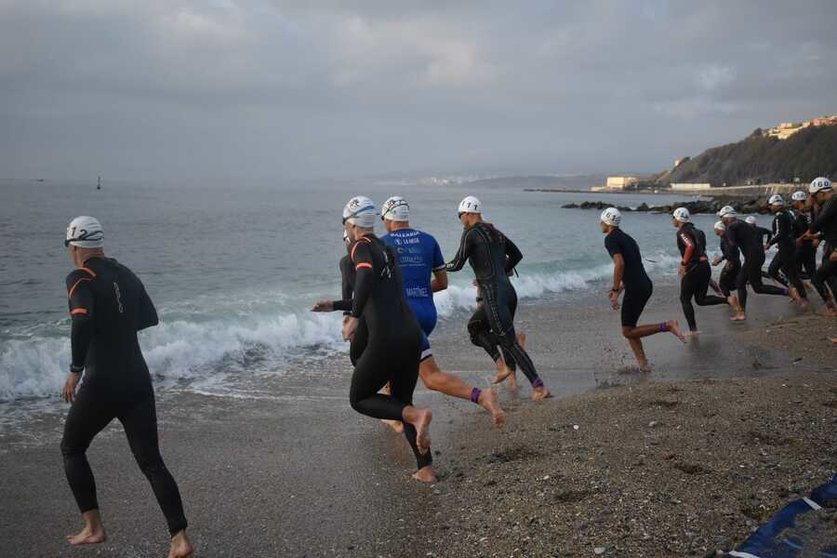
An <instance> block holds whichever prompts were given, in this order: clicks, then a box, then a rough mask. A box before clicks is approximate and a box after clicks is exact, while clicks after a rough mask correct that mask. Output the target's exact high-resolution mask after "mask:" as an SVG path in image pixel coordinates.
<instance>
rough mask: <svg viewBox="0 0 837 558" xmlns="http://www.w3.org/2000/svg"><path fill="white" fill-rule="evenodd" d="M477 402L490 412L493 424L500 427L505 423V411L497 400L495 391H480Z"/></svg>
mask: <svg viewBox="0 0 837 558" xmlns="http://www.w3.org/2000/svg"><path fill="white" fill-rule="evenodd" d="M479 404H480V406H481V407H482V408H483V409H485V410H486V411H488V412H489V413H491V421H492V422H493V423H494V426H496V427H497V428H500V427H501V426H503V424H505V422H506V413H505V412H504V411H503V409H502V408H501V407H500V404H499V403H498V402H497V392H495V391H494V390H493V389H484V390H482V393H480V399H479Z"/></svg>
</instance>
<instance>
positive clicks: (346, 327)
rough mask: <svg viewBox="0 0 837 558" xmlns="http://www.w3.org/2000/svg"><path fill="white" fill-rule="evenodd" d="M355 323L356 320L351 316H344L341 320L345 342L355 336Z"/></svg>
mask: <svg viewBox="0 0 837 558" xmlns="http://www.w3.org/2000/svg"><path fill="white" fill-rule="evenodd" d="M357 323H358V319H357V318H355V317H353V316H346V317H345V318H344V319H343V339H344V340H346V341H351V340H352V337H354V335H355V331H357Z"/></svg>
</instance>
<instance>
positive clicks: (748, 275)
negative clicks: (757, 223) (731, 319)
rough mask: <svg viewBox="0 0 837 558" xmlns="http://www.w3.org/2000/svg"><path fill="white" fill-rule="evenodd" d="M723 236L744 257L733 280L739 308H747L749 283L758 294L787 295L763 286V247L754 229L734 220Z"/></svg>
mask: <svg viewBox="0 0 837 558" xmlns="http://www.w3.org/2000/svg"><path fill="white" fill-rule="evenodd" d="M725 236H726V239H727V242H729V244H730V246H731V247H732V248H738V249H739V250H740V251H741V255H742V256H744V263H743V264H742V266H741V270H740V271H739V272H738V277H737V278H736V280H735V287H736V289H738V300H739V302H740V303H741V308H746V307H747V283H750V286H751V287H752V288H753V291H754V292H757V293H760V294H772V295H786V294H787V291H786V290H785V289H780V288H779V287H774V286H773V285H765V284H764V283H763V282H762V280H761V267H762V265H764V245H763V244H762V243H761V236H760V233H758V232H757V231H756V227H754V226H752V225H750V224H748V223H745V222H744V221H740V220H738V219H736V220H735V221H733V222H732V223H730V224H729V225H727V229H726V233H725Z"/></svg>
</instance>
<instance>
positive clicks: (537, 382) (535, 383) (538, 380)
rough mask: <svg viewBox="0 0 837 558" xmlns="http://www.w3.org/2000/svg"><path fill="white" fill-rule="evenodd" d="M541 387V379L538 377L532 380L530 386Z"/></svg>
mask: <svg viewBox="0 0 837 558" xmlns="http://www.w3.org/2000/svg"><path fill="white" fill-rule="evenodd" d="M542 387H543V380H541V379H540V378H538V379H536V380H535V381H534V382H532V388H534V389H537V388H542Z"/></svg>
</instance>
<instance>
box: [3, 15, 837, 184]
mask: <svg viewBox="0 0 837 558" xmlns="http://www.w3.org/2000/svg"><path fill="white" fill-rule="evenodd" d="M509 4H510V3H508V2H499V1H491V2H477V1H470V0H449V1H444V2H442V1H427V2H424V3H422V5H421V6H417V5H414V4H412V3H403V2H396V1H393V0H368V1H365V2H343V1H338V0H319V1H318V0H310V1H302V0H276V1H270V0H253V1H249V2H244V1H233V0H210V1H204V2H197V1H194V2H190V1H180V0H171V1H163V0H149V1H145V2H114V1H108V0H79V1H75V2H48V1H46V0H26V1H17V0H0V44H2V50H3V57H2V62H0V76H2V83H3V87H2V88H0V100H2V105H0V115H2V116H0V118H2V122H3V128H4V130H5V133H4V134H3V135H2V140H0V142H2V143H0V153H2V155H0V167H2V170H0V176H1V177H3V178H7V177H16V178H35V177H46V178H50V179H60V178H81V177H89V176H93V177H95V176H96V175H99V174H101V175H103V176H105V177H118V178H121V179H149V180H155V179H175V180H179V179H183V180H190V179H195V180H200V179H205V178H213V179H220V180H223V179H225V178H248V177H252V178H255V179H265V178H288V179H300V178H339V177H347V178H359V177H368V176H381V177H383V176H392V177H395V176H405V177H409V176H412V177H415V176H428V175H453V174H456V175H468V174H471V175H515V174H528V175H532V174H554V173H557V174H574V173H579V174H586V173H591V174H600V173H601V174H605V173H610V174H617V173H620V172H655V171H659V170H663V169H666V168H669V167H670V166H671V165H672V163H673V160H674V159H676V158H680V157H683V156H686V155H690V156H694V155H697V154H698V153H700V152H701V151H703V150H704V149H706V148H708V147H712V146H715V145H720V144H724V143H730V142H734V141H738V140H740V139H742V138H744V137H745V136H747V135H748V134H749V133H750V132H751V131H752V130H753V129H755V128H757V127H770V126H774V125H776V124H778V123H780V122H786V121H800V120H805V119H809V118H813V117H817V116H822V115H825V114H834V113H837V62H835V60H837V58H835V54H837V34H835V32H834V28H833V27H834V22H835V21H837V2H833V1H832V0H820V1H814V0H803V1H801V2H794V3H788V2H780V1H775V0H773V1H757V0H746V1H737V2H734V3H729V2H721V1H707V2H698V3H695V2H674V1H672V2H668V1H664V0H637V1H621V2H611V1H605V0H595V1H590V2H584V3H556V2H546V1H524V2H519V3H514V4H513V5H509Z"/></svg>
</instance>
